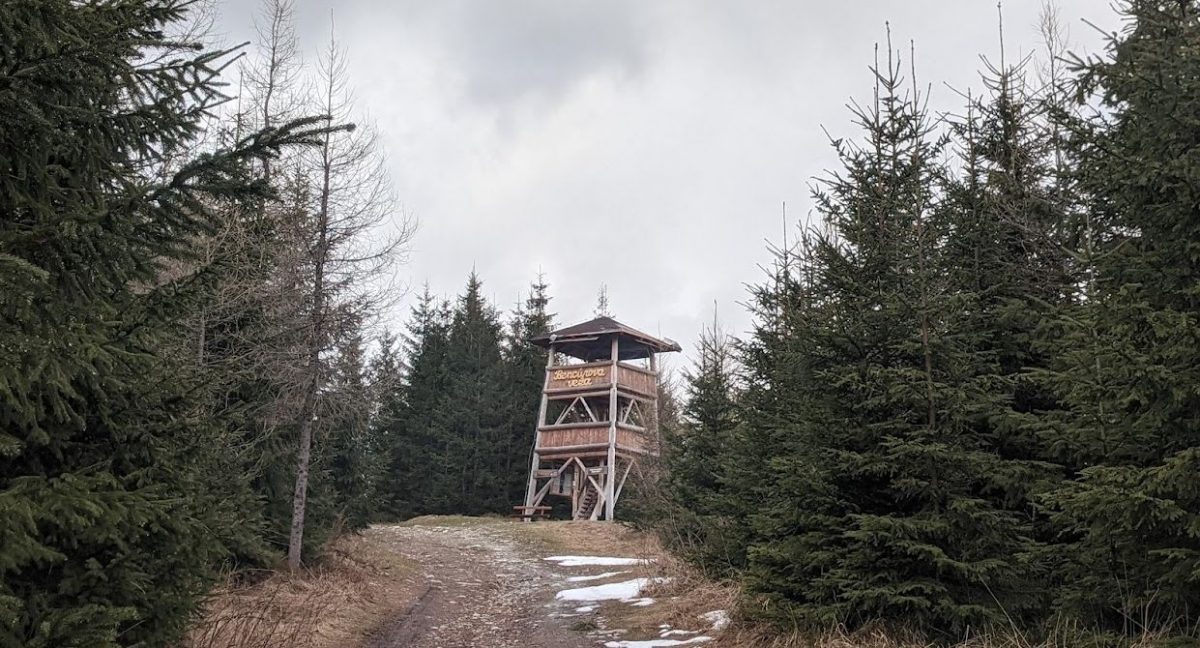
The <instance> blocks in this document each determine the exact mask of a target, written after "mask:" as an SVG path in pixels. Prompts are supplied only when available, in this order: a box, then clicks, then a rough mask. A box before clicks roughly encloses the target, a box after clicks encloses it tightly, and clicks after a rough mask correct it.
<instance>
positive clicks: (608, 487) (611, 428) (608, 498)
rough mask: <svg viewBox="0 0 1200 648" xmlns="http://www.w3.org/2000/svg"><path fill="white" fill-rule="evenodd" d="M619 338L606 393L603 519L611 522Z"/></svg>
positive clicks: (615, 456) (616, 341) (614, 486)
mask: <svg viewBox="0 0 1200 648" xmlns="http://www.w3.org/2000/svg"><path fill="white" fill-rule="evenodd" d="M619 338H620V336H618V335H614V336H612V356H611V358H610V361H611V362H612V369H610V370H609V371H610V372H611V373H612V381H611V382H612V387H611V388H609V393H608V462H607V463H606V464H605V465H606V466H608V477H607V479H605V480H604V488H605V491H604V519H605V520H608V521H610V522H611V521H612V519H613V516H614V514H615V513H616V497H614V495H615V493H616V491H615V490H614V489H615V488H616V481H617V417H618V414H617V383H618V382H620V376H618V374H617V371H618V366H619V365H620V362H621V361H620V356H621V347H620V344H619V342H618V340H619Z"/></svg>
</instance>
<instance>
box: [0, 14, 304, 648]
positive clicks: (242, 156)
mask: <svg viewBox="0 0 1200 648" xmlns="http://www.w3.org/2000/svg"><path fill="white" fill-rule="evenodd" d="M188 4H190V3H187V2H178V1H173V0H158V1H153V0H145V1H142V2H122V3H94V4H79V3H71V2H65V1H61V0H35V1H31V2H22V3H8V4H6V5H4V7H3V8H2V9H0V33H3V34H4V38H3V39H2V40H3V45H0V67H2V68H3V69H4V70H5V72H4V73H3V75H4V81H3V85H4V86H5V88H6V90H5V92H4V93H3V94H2V95H0V121H2V122H3V123H5V124H6V127H5V128H3V129H0V150H3V151H4V152H5V155H4V156H3V158H2V160H3V161H2V162H0V165H3V169H2V170H0V314H2V315H0V354H2V355H3V357H2V359H0V429H3V430H4V432H3V434H2V435H0V448H2V451H0V520H3V522H0V544H2V545H3V547H4V550H3V552H0V553H2V557H0V620H2V621H0V643H3V644H5V645H22V646H35V647H36V646H56V647H57V646H88V647H105V646H119V645H161V644H163V643H166V642H169V641H171V640H172V639H174V638H175V637H177V636H178V635H179V633H180V632H181V630H182V629H183V626H184V624H185V622H186V621H187V620H188V618H189V616H190V614H191V613H192V612H193V610H194V608H195V604H196V599H197V597H198V596H199V595H200V594H202V593H203V592H204V590H205V589H206V587H207V586H208V584H209V582H210V580H209V579H210V578H211V577H212V575H213V574H212V571H211V566H212V563H213V562H214V559H215V558H216V557H217V556H218V555H219V552H220V547H219V546H217V545H216V543H215V542H214V538H213V537H212V536H211V535H210V534H209V533H208V531H207V528H208V526H207V520H206V516H207V515H209V513H210V512H209V511H207V510H205V507H204V502H205V499H204V497H203V495H202V492H201V487H202V484H203V481H202V480H201V479H199V475H197V473H196V472H195V470H196V468H197V467H196V465H195V464H194V463H193V461H192V459H191V458H190V457H189V456H188V454H187V449H188V447H189V444H190V443H192V441H193V439H194V437H195V436H196V435H203V434H205V433H206V432H207V431H208V430H207V428H206V427H205V425H204V423H202V422H198V421H195V420H193V419H192V418H191V416H190V414H191V413H192V412H194V409H195V404H194V403H192V402H189V398H190V397H191V394H190V392H189V391H188V390H187V389H186V388H185V387H186V386H185V385H183V384H181V381H180V380H179V378H178V377H177V376H176V375H175V374H174V372H173V371H171V369H172V367H171V366H170V363H169V362H167V360H166V359H165V358H164V356H163V352H162V350H163V349H164V348H167V347H168V344H167V343H166V340H165V339H164V336H165V335H166V334H167V332H169V331H171V330H172V328H173V325H174V322H175V321H176V320H177V318H179V317H180V315H181V313H183V312H186V311H187V309H188V308H189V307H190V305H191V304H193V303H194V302H193V301H192V300H194V299H197V291H198V290H200V289H201V288H203V287H204V286H205V283H206V280H207V279H206V276H205V275H204V274H203V273H188V274H185V275H184V276H182V277H178V276H175V277H172V276H170V275H167V274H166V273H164V269H165V267H166V266H167V265H168V264H170V263H171V262H172V261H173V260H178V261H184V260H189V261H190V260H191V259H190V253H191V251H192V248H191V243H192V242H193V241H194V240H195V237H197V236H200V235H202V234H203V233H205V232H206V231H208V230H209V229H210V228H211V226H212V225H213V222H214V219H215V217H214V215H213V206H214V205H228V204H235V203H239V202H242V201H250V202H253V201H256V200H258V199H259V198H261V196H262V195H263V191H264V187H263V186H262V185H261V184H257V183H254V182H251V181H248V180H247V179H246V177H245V174H244V173H243V170H244V168H245V165H246V164H248V163H250V162H252V161H254V160H261V159H267V158H269V157H271V156H272V155H275V154H277V153H278V152H279V150H280V148H281V147H283V146H287V145H290V144H293V143H301V142H310V141H312V137H311V136H312V133H305V132H303V131H302V130H298V129H300V128H303V127H304V126H305V124H290V125H286V126H284V127H282V128H277V129H273V130H270V131H266V132H262V133H258V134H255V135H252V136H251V137H249V138H248V139H242V140H238V141H237V142H235V143H234V144H233V145H232V146H230V147H226V148H219V149H217V150H213V151H211V152H207V153H199V152H197V148H196V145H197V144H198V137H199V135H200V133H201V127H202V125H203V123H205V121H206V120H207V119H208V118H209V117H210V116H211V115H212V111H213V109H214V107H215V106H217V105H218V104H219V103H220V102H221V101H222V99H223V98H222V96H221V95H220V93H219V88H218V74H219V71H220V69H221V67H222V66H223V65H225V63H226V62H227V61H228V60H229V52H223V51H205V50H204V49H203V48H200V47H197V46H193V45H192V44H190V43H184V44H180V43H177V42H175V41H174V40H173V39H171V38H169V37H168V36H167V33H168V32H169V31H170V30H171V29H172V27H173V25H175V24H176V23H178V22H179V21H181V20H183V19H185V17H186V8H187V5H188ZM168 161H169V163H168Z"/></svg>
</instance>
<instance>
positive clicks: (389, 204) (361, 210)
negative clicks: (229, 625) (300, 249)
mask: <svg viewBox="0 0 1200 648" xmlns="http://www.w3.org/2000/svg"><path fill="white" fill-rule="evenodd" d="M318 80H319V86H318V91H319V92H318V93H317V96H318V100H319V101H320V104H319V105H318V106H316V107H315V108H316V109H317V111H319V112H320V113H322V114H324V115H326V116H327V117H328V119H329V120H330V122H331V123H332V124H346V123H349V122H350V121H351V120H352V118H353V117H354V114H353V108H354V102H353V95H352V93H351V92H350V90H349V87H348V75H347V73H346V64H345V55H344V53H343V51H342V50H341V48H340V46H339V45H338V42H337V39H336V37H334V36H333V35H332V34H331V36H330V40H329V45H328V48H327V49H326V51H325V53H324V55H323V56H322V58H321V62H320V68H319V78H318ZM304 174H305V177H306V178H307V181H308V183H309V184H308V186H309V191H308V193H309V195H310V196H311V206H310V209H311V216H310V218H309V219H308V223H307V228H306V234H307V236H306V239H307V246H306V249H307V251H308V257H307V259H306V262H307V263H306V267H307V268H308V277H307V279H308V282H307V285H308V291H309V296H308V299H307V301H308V307H309V313H308V321H307V326H306V331H305V336H304V339H305V345H306V348H305V359H304V370H303V375H302V377H301V381H300V386H301V393H302V395H301V406H300V409H299V411H298V412H297V415H298V416H297V419H298V420H297V425H298V428H299V445H298V448H297V452H296V487H295V491H294V494H293V498H292V525H291V534H290V537H289V542H288V566H289V567H290V568H291V569H296V568H298V567H299V566H300V564H301V558H302V557H301V550H302V545H303V539H304V516H305V507H306V503H307V497H308V480H309V468H310V465H311V463H312V447H313V434H314V430H315V429H316V427H317V423H318V401H319V397H320V394H321V391H322V389H323V388H324V387H325V385H326V384H327V382H328V370H327V366H326V365H327V363H326V357H325V356H326V354H327V353H329V352H330V350H331V348H332V346H333V342H334V340H335V339H336V338H337V337H338V332H339V330H340V329H341V328H344V327H345V326H347V325H351V324H352V323H353V322H356V321H358V320H359V319H363V318H366V317H369V316H370V315H371V314H372V313H373V312H374V311H375V310H376V309H377V308H378V306H379V305H380V303H381V300H382V299H383V298H384V297H385V295H384V294H383V291H382V288H383V283H382V280H383V279H384V278H385V276H386V275H387V274H388V272H389V271H390V269H391V268H392V267H393V265H394V264H395V263H396V262H398V261H400V260H401V258H402V257H401V253H402V252H403V251H404V249H405V246H406V245H407V243H408V242H409V240H410V239H411V238H412V235H413V233H414V224H413V222H412V221H411V220H410V219H408V218H407V217H405V216H403V215H402V214H399V215H398V213H397V208H396V201H395V198H394V195H393V193H392V187H391V183H390V181H389V178H388V175H387V172H386V169H385V167H384V158H383V156H382V153H381V151H380V148H379V144H378V139H377V136H376V133H375V130H374V128H373V127H371V126H369V125H362V124H361V123H360V125H358V126H357V127H353V128H350V127H347V128H338V129H332V130H330V131H329V132H328V133H327V134H326V135H325V137H324V141H323V142H322V144H321V145H320V146H319V147H317V149H316V150H314V151H312V152H310V155H308V156H307V159H306V164H305V165H304ZM389 225H390V226H392V227H393V228H394V229H392V230H391V231H390V232H389V231H385V228H387V227H388V226H389Z"/></svg>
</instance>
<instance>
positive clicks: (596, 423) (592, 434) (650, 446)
mask: <svg viewBox="0 0 1200 648" xmlns="http://www.w3.org/2000/svg"><path fill="white" fill-rule="evenodd" d="M530 341H531V342H532V343H534V344H536V345H538V346H541V347H544V348H546V349H548V350H549V351H550V353H549V359H548V361H547V363H546V380H545V386H544V387H543V389H542V404H541V407H540V408H539V411H538V419H537V435H536V441H535V442H534V448H533V461H532V465H531V466H530V469H529V486H528V488H526V490H525V505H524V506H518V507H516V508H517V509H519V510H520V512H521V514H522V516H524V517H525V518H527V519H531V518H533V517H535V516H536V514H537V513H538V512H544V511H546V510H548V507H545V506H543V505H542V502H543V501H544V500H545V498H546V497H547V496H557V497H569V498H571V517H572V519H575V520H597V519H600V518H601V516H603V519H605V520H611V519H613V512H614V511H615V510H616V505H617V500H618V499H620V497H621V489H622V488H623V487H624V485H625V480H626V479H627V478H628V477H629V472H630V470H631V469H632V468H633V465H634V464H635V463H636V462H637V460H638V458H639V457H641V456H643V455H654V454H657V424H656V423H657V420H658V374H657V371H658V365H657V363H656V361H655V355H656V354H659V353H664V352H669V351H679V345H678V344H676V343H675V342H672V341H671V340H660V339H658V338H655V337H653V336H650V335H647V334H645V333H642V332H640V331H637V330H635V329H633V328H630V327H628V326H625V325H624V324H621V323H620V322H618V321H616V320H614V319H612V318H611V317H597V318H596V319H594V320H591V321H589V322H584V323H582V324H576V325H575V326H568V327H567V328H563V329H559V330H557V331H554V332H552V333H549V334H547V335H542V336H538V337H536V338H533V339H532V340H530Z"/></svg>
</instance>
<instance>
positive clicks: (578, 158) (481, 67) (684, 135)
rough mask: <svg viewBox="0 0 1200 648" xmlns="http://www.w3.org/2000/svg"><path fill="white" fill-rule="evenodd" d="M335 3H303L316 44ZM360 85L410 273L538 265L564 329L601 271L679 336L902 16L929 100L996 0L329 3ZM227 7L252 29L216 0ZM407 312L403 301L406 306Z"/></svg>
mask: <svg viewBox="0 0 1200 648" xmlns="http://www.w3.org/2000/svg"><path fill="white" fill-rule="evenodd" d="M333 4H335V3H334V2H332V0H297V14H298V21H299V24H300V33H301V36H302V38H303V39H304V40H305V42H306V45H309V46H314V47H315V46H316V45H317V44H318V43H319V41H320V39H321V38H322V37H323V35H324V34H325V33H326V32H325V30H326V27H325V24H326V21H327V18H328V14H329V9H330V7H331V6H332V5H333ZM1060 4H1061V5H1062V7H1061V10H1060V11H1061V15H1062V18H1063V21H1064V23H1066V24H1067V25H1068V26H1069V27H1070V29H1071V37H1072V42H1073V43H1074V44H1075V46H1076V49H1084V50H1094V49H1095V48H1096V45H1097V43H1098V42H1099V37H1098V35H1097V34H1095V33H1094V32H1093V31H1092V30H1091V28H1089V27H1087V26H1085V25H1083V24H1082V23H1081V22H1080V19H1081V18H1089V19H1091V20H1093V21H1095V22H1097V23H1098V24H1100V25H1103V26H1105V27H1106V28H1113V27H1115V25H1116V19H1115V17H1114V16H1113V15H1112V14H1111V11H1110V9H1109V8H1108V4H1107V2H1106V0H1063V1H1062V2H1061V3H1060ZM336 7H337V8H336V12H337V16H336V18H337V25H338V32H339V34H340V36H341V38H342V40H343V42H344V43H345V44H346V45H347V47H348V48H349V57H350V72H351V75H352V77H353V78H352V83H353V85H354V87H355V88H356V89H357V94H358V97H359V100H360V103H361V105H362V107H363V108H364V109H365V111H367V112H368V113H369V114H370V116H371V117H372V118H373V119H374V120H376V121H377V122H378V126H379V128H380V130H381V132H382V134H383V141H384V143H385V145H386V147H387V150H388V154H389V168H390V170H391V172H392V174H393V177H394V179H395V182H396V185H397V189H398V193H399V195H400V197H401V199H402V200H403V202H404V205H405V207H406V208H407V209H408V210H409V211H411V212H412V213H413V214H415V215H416V216H417V217H418V218H419V219H420V220H421V224H422V229H421V231H420V232H419V233H418V235H417V239H416V241H415V248H414V250H413V255H412V262H411V265H410V266H409V267H408V268H406V269H405V270H406V272H407V273H408V274H409V275H410V277H409V278H410V279H411V281H413V282H415V283H420V282H422V281H425V280H428V281H429V282H430V284H431V286H432V287H433V289H434V290H435V291H437V292H441V293H447V294H452V293H454V292H456V291H457V290H459V288H460V287H461V286H462V284H463V282H464V280H465V278H466V274H467V273H468V272H469V271H470V269H471V268H472V266H474V267H476V268H477V269H478V270H479V272H480V273H481V275H482V276H483V277H484V279H485V281H486V288H487V289H488V290H489V291H490V292H491V294H493V295H494V297H495V299H496V301H497V302H498V303H499V304H500V305H501V306H503V307H507V306H509V305H511V304H512V303H513V302H514V301H515V300H516V299H517V297H518V293H519V292H521V291H523V290H524V289H525V286H526V285H527V284H528V281H529V280H530V279H531V278H532V277H533V276H534V275H535V274H536V273H537V271H538V270H539V268H540V269H542V270H544V271H546V273H547V275H548V279H549V281H550V283H551V286H552V290H553V293H554V295H555V302H554V306H555V308H556V310H557V311H558V313H559V314H560V319H561V320H562V321H564V323H571V322H572V321H573V320H580V319H584V318H586V317H589V316H590V314H591V310H592V307H593V305H594V301H595V296H596V291H597V289H598V288H599V286H600V284H601V283H605V284H607V285H608V293H609V298H610V301H611V303H612V308H613V311H614V314H615V315H616V316H617V317H619V318H621V319H623V320H625V321H627V322H628V323H629V324H631V325H633V326H637V327H640V328H644V329H646V330H648V331H650V332H659V333H661V334H663V335H667V336H670V337H674V338H676V339H679V340H680V341H681V342H684V343H685V346H687V345H686V343H687V342H689V341H691V340H693V339H694V338H695V336H696V334H697V333H698V332H699V330H700V327H701V326H702V325H703V324H704V323H706V322H708V321H710V319H711V316H712V308H713V304H714V302H716V303H717V304H718V305H719V310H720V314H721V318H722V320H723V321H724V322H725V324H726V326H727V327H728V328H729V329H731V330H732V331H734V332H735V333H740V332H742V331H744V330H746V329H747V327H748V326H749V317H748V315H747V314H746V313H745V311H744V309H742V308H740V307H739V306H738V305H737V303H738V302H739V301H742V300H744V299H745V296H746V292H745V284H747V283H749V282H757V281H759V280H760V279H761V274H760V271H759V270H758V267H757V265H758V264H759V263H763V262H765V261H766V260H767V255H766V252H765V246H764V239H768V238H769V239H772V240H778V239H779V238H780V236H781V227H782V226H781V218H780V205H781V203H782V202H783V201H787V203H788V210H789V214H790V215H791V220H792V223H793V226H794V225H795V224H796V223H797V222H799V221H802V220H803V219H804V218H805V217H806V214H807V213H808V211H809V209H810V208H811V201H810V200H809V185H810V182H811V180H810V179H811V178H812V177H813V176H816V175H819V174H821V173H822V170H823V169H826V168H830V167H831V166H832V165H834V164H835V159H834V157H833V155H832V152H831V150H830V148H829V146H828V142H827V140H826V137H825V135H824V133H823V131H822V126H824V127H825V128H827V129H828V130H829V131H830V132H831V133H832V134H834V135H835V136H850V137H853V136H855V134H856V133H855V131H854V129H853V127H852V126H851V124H850V115H849V113H848V111H847V110H846V108H845V104H846V102H847V101H849V100H850V99H852V98H856V97H857V98H859V99H864V98H866V97H869V96H870V88H871V78H870V75H869V73H868V71H867V67H868V65H869V64H870V63H871V60H872V55H873V54H872V53H873V48H874V44H875V43H876V42H879V41H881V40H882V39H883V38H884V35H885V27H884V25H885V21H890V23H891V28H892V33H893V40H894V44H895V45H896V47H897V48H899V49H902V50H903V51H904V53H905V54H904V55H905V56H906V57H907V51H908V42H909V41H910V40H913V41H915V43H916V57H917V68H918V74H919V76H920V79H919V80H920V82H921V83H922V84H923V85H924V84H930V85H931V92H932V94H931V97H930V99H931V107H932V108H933V109H935V110H944V109H949V108H953V107H955V106H956V105H957V103H958V98H957V96H956V95H955V93H954V92H953V91H952V90H950V89H948V88H946V87H945V85H943V84H945V83H948V84H950V85H952V86H954V87H957V88H960V89H962V88H966V87H971V86H974V87H978V86H979V83H978V72H977V71H978V69H979V67H980V66H979V59H978V55H979V54H989V55H991V56H992V57H993V58H995V53H996V51H997V50H998V46H997V36H996V32H997V30H996V9H995V3H994V2H993V1H992V0H906V1H905V2H888V1H886V0H857V1H854V2H815V1H794V0H793V1H785V0H773V1H766V0H762V1H755V2H717V1H707V2H701V1H693V0H662V1H657V2H648V1H641V2H637V1H634V0H629V1H627V2H582V1H571V2H563V1H553V0H541V1H537V0H520V1H513V2H499V1H495V0H454V1H451V2H434V1H427V2H416V1H403V2H385V1H382V0H379V1H375V2H372V1H371V0H350V1H345V2H340V3H336ZM1040 7H1041V3H1040V2H1039V1H1038V0H1020V1H1013V0H1010V2H1008V3H1006V6H1005V24H1006V36H1007V38H1006V41H1007V45H1008V50H1009V55H1010V57H1017V56H1020V55H1021V53H1023V52H1024V53H1027V52H1031V51H1033V50H1035V49H1036V48H1037V47H1038V46H1039V40H1038V36H1037V29H1036V25H1037V16H1038V13H1039V11H1040ZM222 9H223V19H222V25H224V29H225V30H226V32H227V33H229V34H230V36H231V37H234V38H236V34H239V33H240V34H243V35H244V34H247V33H249V30H248V15H249V13H250V12H249V10H248V9H247V8H246V6H245V5H243V4H241V3H240V2H235V1H234V0H225V2H224V5H223V6H222ZM403 315H404V313H403V312H399V313H397V315H396V317H397V318H402V317H403Z"/></svg>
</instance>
